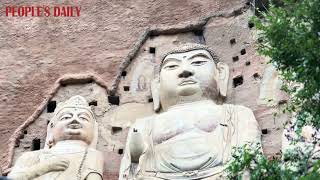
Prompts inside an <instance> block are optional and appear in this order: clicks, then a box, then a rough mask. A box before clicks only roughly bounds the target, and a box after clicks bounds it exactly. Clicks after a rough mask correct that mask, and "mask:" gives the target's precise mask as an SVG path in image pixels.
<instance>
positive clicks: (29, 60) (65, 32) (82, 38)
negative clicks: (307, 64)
mask: <svg viewBox="0 0 320 180" xmlns="http://www.w3.org/2000/svg"><path fill="white" fill-rule="evenodd" d="M64 3H65V4H66V5H80V6H81V15H80V17H73V18H63V17H23V18H17V17H6V16H5V14H3V13H1V14H0V25H1V26H0V64H1V65H0V143H1V146H0V152H1V154H2V157H1V160H2V161H3V160H4V159H5V156H6V153H5V152H6V150H7V141H8V139H9V137H10V136H11V135H12V133H13V132H14V130H15V129H16V128H17V127H18V126H19V125H21V124H22V123H23V122H24V121H25V120H26V119H27V118H28V117H29V116H30V115H31V114H32V113H33V112H34V111H35V110H36V108H37V106H38V105H39V104H40V103H41V102H42V101H43V99H44V98H45V97H46V96H47V94H48V93H49V92H50V88H51V87H52V85H53V83H54V82H55V81H56V80H57V79H58V78H59V77H61V76H62V75H64V74H69V73H73V74H77V73H94V74H97V75H98V76H99V77H101V78H102V79H103V80H104V81H105V82H106V83H107V85H108V87H110V88H109V89H112V87H111V86H112V85H114V84H113V82H114V81H115V79H116V76H117V75H118V74H119V71H121V70H123V69H120V66H121V64H122V63H123V60H124V59H125V58H126V57H127V55H128V54H129V53H130V52H131V50H132V49H133V48H134V47H135V44H136V42H137V41H138V39H139V38H140V37H141V36H142V35H143V33H145V32H146V30H147V29H148V28H152V29H157V28H158V29H159V28H160V29H161V28H162V29H166V28H170V27H176V26H179V25H180V24H181V25H182V26H183V27H187V26H188V24H194V22H197V21H198V20H199V19H201V18H204V17H207V16H209V15H210V14H213V13H217V12H222V11H231V10H232V9H235V8H236V7H241V6H245V1H244V0H215V1H212V0H199V1H194V0H187V1H182V0H171V1H170V0H167V1H160V0H156V1H147V0H138V1H137V0H134V1H133V0H128V1H105V2H103V1H96V0H94V1H75V2H72V1H65V2H64ZM1 4H3V5H4V6H5V5H17V6H18V5H26V4H25V3H24V2H23V1H14V2H12V1H3V0H2V2H1ZM50 4H52V2H51V1H33V2H32V4H28V5H50ZM56 4H61V1H57V2H56ZM1 8H2V9H1V12H3V7H1ZM249 16H250V14H248V13H245V14H244V15H241V16H240V15H239V14H233V15H230V16H229V17H216V18H211V19H209V21H208V22H207V24H206V25H205V27H204V32H203V34H202V35H201V36H202V38H204V40H205V42H206V44H207V45H209V46H210V47H212V48H213V49H214V50H216V51H217V52H218V55H220V56H221V57H222V60H223V61H225V62H227V63H228V65H229V66H230V71H231V72H230V89H231V91H229V94H228V99H227V102H228V103H234V104H242V105H246V106H248V107H250V108H252V109H253V110H254V113H255V115H256V118H257V120H258V122H259V123H260V125H261V126H262V129H266V128H267V129H268V130H269V132H271V133H268V134H266V135H264V137H263V138H264V139H263V141H264V143H265V144H264V146H265V149H264V150H265V152H266V153H267V154H268V155H274V154H276V153H277V152H278V151H279V148H280V144H281V141H280V133H281V132H282V131H281V130H282V129H281V128H282V126H281V123H282V122H283V120H284V119H285V117H281V118H280V119H281V121H277V122H275V121H273V116H272V113H273V112H275V111H277V110H278V106H277V102H278V101H280V100H281V98H282V96H280V95H278V94H277V93H278V92H277V88H278V86H277V83H278V81H277V77H276V73H275V71H274V70H272V69H270V68H269V69H268V70H267V71H266V70H265V68H266V59H264V58H261V57H259V56H257V54H256V52H255V49H254V40H253V34H252V33H251V31H250V29H249V27H248V17H249ZM173 29H174V28H173ZM169 39H170V38H169ZM191 39H192V38H191ZM232 39H235V43H233V42H231V41H232ZM171 40H172V38H171ZM178 40H179V41H187V40H186V38H185V37H184V36H181V37H180V39H179V38H178ZM192 41H194V38H193V40H192ZM200 41H203V39H202V40H200ZM159 42H160V44H161V43H165V42H162V41H159ZM146 44H147V45H148V41H147V42H146ZM147 45H145V47H146V46H147ZM243 49H245V52H244V51H243ZM157 50H159V49H157ZM141 51H142V50H141V49H140V51H139V53H140V54H141ZM141 57H143V56H141ZM236 57H238V59H237V58H236ZM134 61H136V60H135V59H134ZM134 61H133V62H134ZM137 61H139V60H137ZM248 62H249V63H248ZM119 69H120V70H119ZM241 78H242V80H241ZM241 81H242V83H240V82H241ZM261 82H262V83H261ZM121 83H123V82H121ZM121 83H120V85H121V86H119V89H120V88H122V85H125V84H121ZM262 91H263V92H262ZM270 91H272V93H270ZM273 91H274V92H273ZM118 93H120V95H122V96H123V97H125V96H126V95H125V94H124V93H121V92H118ZM269 99H273V101H274V102H275V104H272V107H271V108H270V107H269V105H270V104H268V103H269V101H268V100H269ZM146 100H147V99H146ZM129 101H130V100H128V102H129ZM265 101H266V102H265ZM274 105H275V106H274ZM280 127H281V128H280ZM121 139H122V141H124V140H125V138H123V137H121ZM274 139H277V140H276V141H274ZM109 155H110V154H109ZM109 159H110V161H113V162H114V163H115V164H116V165H110V166H109V167H110V168H109V169H110V171H109V172H108V174H107V175H106V177H105V178H106V179H117V178H116V177H117V173H118V172H117V169H118V165H119V160H120V157H119V155H118V153H117V152H115V153H114V154H111V155H110V158H109ZM106 166H108V164H106ZM113 166H114V167H113Z"/></svg>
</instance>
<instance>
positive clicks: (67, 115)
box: [60, 114, 72, 121]
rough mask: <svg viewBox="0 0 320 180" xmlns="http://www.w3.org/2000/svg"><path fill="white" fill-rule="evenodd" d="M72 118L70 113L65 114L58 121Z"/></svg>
mask: <svg viewBox="0 0 320 180" xmlns="http://www.w3.org/2000/svg"><path fill="white" fill-rule="evenodd" d="M71 118H72V115H71V114H66V115H63V116H62V117H61V118H60V121H65V120H69V119H71Z"/></svg>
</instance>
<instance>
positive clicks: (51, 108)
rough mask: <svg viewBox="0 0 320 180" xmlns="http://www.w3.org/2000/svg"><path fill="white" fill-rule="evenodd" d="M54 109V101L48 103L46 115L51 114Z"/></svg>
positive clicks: (55, 105)
mask: <svg viewBox="0 0 320 180" xmlns="http://www.w3.org/2000/svg"><path fill="white" fill-rule="evenodd" d="M56 107H57V102H56V101H49V103H48V104H47V113H53V112H54V110H55V109H56Z"/></svg>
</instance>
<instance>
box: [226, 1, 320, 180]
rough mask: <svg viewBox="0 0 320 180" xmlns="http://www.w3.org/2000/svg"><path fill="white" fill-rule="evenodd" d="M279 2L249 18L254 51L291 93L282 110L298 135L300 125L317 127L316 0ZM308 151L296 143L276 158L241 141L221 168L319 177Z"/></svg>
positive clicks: (319, 30) (266, 176)
mask: <svg viewBox="0 0 320 180" xmlns="http://www.w3.org/2000/svg"><path fill="white" fill-rule="evenodd" d="M282 2H283V3H282V4H281V6H278V7H276V6H273V5H270V6H269V9H268V10H267V11H265V12H260V13H259V17H254V18H253V19H252V21H253V22H254V24H255V25H256V29H257V30H258V52H259V53H260V54H261V55H264V56H267V57H269V58H270V63H272V64H273V65H274V66H275V67H276V69H277V70H278V71H279V73H280V74H281V76H282V79H283V80H284V86H283V90H285V91H286V92H288V93H289V94H290V95H291V98H290V102H289V104H288V107H287V109H286V110H287V111H289V112H290V113H294V116H295V118H296V122H295V127H296V130H297V134H298V135H299V133H300V132H301V128H302V127H303V126H304V125H312V126H314V127H316V128H317V129H318V130H319V129H320V0H283V1H282ZM298 139H299V138H298ZM313 146H314V145H313ZM314 157H315V156H314V154H313V147H310V148H305V147H304V148H301V147H299V146H296V148H295V149H291V150H289V151H287V152H284V154H283V155H282V158H280V159H273V160H268V159H267V158H266V157H265V156H264V155H263V154H262V153H261V146H260V145H257V144H246V145H244V146H243V147H238V148H235V149H234V152H233V156H232V160H231V161H230V162H229V164H228V166H227V168H226V171H227V174H228V178H229V179H241V178H242V175H243V172H245V171H249V172H250V178H251V179H252V180H273V179H284V180H287V179H288V180H291V179H294V180H296V179H299V180H313V179H320V174H319V171H320V169H319V168H320V161H317V160H316V159H314Z"/></svg>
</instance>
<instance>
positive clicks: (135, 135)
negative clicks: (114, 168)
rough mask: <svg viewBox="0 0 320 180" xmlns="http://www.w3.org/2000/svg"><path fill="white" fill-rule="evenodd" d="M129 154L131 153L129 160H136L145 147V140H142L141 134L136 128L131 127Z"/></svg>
mask: <svg viewBox="0 0 320 180" xmlns="http://www.w3.org/2000/svg"><path fill="white" fill-rule="evenodd" d="M129 147H130V154H131V161H132V162H138V161H139V158H140V156H141V154H142V153H143V152H144V149H145V147H146V146H145V142H144V141H143V137H142V134H141V133H140V132H139V130H138V129H135V128H134V129H133V130H132V132H131V137H130V142H129Z"/></svg>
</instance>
